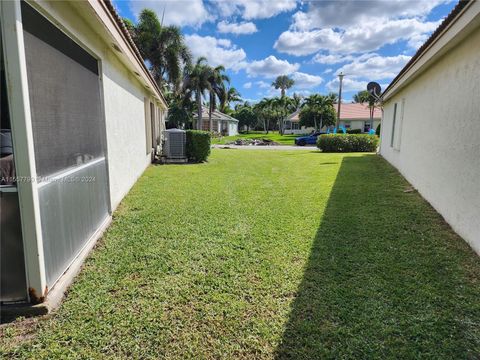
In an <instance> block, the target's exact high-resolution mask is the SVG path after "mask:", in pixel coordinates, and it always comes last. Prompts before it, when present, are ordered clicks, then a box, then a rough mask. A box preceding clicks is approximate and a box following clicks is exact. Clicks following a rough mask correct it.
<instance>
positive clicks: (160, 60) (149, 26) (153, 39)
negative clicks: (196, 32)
mask: <svg viewBox="0 0 480 360" xmlns="http://www.w3.org/2000/svg"><path fill="white" fill-rule="evenodd" d="M124 22H125V25H126V27H127V29H128V30H129V32H130V34H131V36H132V38H133V40H134V41H135V44H136V45H137V47H138V49H139V51H140V53H141V54H142V56H143V59H144V60H146V61H147V62H148V64H149V67H150V71H151V73H152V75H153V77H154V78H155V81H156V82H157V84H158V85H159V87H160V88H163V87H164V86H165V85H169V86H170V87H172V88H173V89H174V90H175V91H176V92H178V91H180V81H181V79H182V69H183V67H184V66H185V65H189V64H190V63H191V60H192V55H191V53H190V50H189V49H188V47H187V45H186V44H185V39H184V37H183V34H182V32H181V30H180V28H179V27H177V26H163V25H162V24H160V21H159V20H158V17H157V15H156V14H155V12H154V11H152V10H149V9H144V10H142V12H141V13H140V16H139V18H138V23H137V24H134V23H133V22H131V21H129V20H126V19H124Z"/></svg>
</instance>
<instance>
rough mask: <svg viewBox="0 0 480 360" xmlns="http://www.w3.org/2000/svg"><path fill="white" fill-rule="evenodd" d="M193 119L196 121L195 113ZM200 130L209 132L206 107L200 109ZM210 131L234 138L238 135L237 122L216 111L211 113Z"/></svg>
mask: <svg viewBox="0 0 480 360" xmlns="http://www.w3.org/2000/svg"><path fill="white" fill-rule="evenodd" d="M193 118H194V119H195V122H197V121H198V115H197V114H196V113H195V114H194V116H193ZM202 122H203V124H202V130H204V131H210V120H209V117H208V107H206V106H204V107H202ZM212 122H213V124H212V129H213V131H215V132H218V133H219V134H222V135H223V136H234V135H237V134H238V120H237V119H235V118H233V117H231V116H230V115H227V114H224V113H222V112H220V111H218V110H214V111H213V112H212Z"/></svg>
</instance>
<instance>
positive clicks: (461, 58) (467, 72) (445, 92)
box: [380, 28, 480, 254]
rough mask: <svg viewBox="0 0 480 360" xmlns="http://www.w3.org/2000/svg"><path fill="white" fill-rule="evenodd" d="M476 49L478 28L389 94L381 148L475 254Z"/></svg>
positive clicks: (479, 171) (478, 163) (479, 233)
mask: <svg viewBox="0 0 480 360" xmlns="http://www.w3.org/2000/svg"><path fill="white" fill-rule="evenodd" d="M479 54H480V28H477V29H476V30H474V31H473V32H472V33H471V34H470V35H469V36H468V37H467V38H465V39H464V40H463V41H462V42H461V43H460V44H458V45H457V46H456V47H455V48H453V49H451V50H450V51H449V52H448V53H447V54H446V55H444V56H443V57H442V58H440V59H439V60H438V61H437V62H435V63H434V64H433V65H431V66H430V67H429V68H428V69H427V70H426V71H425V72H423V73H422V74H421V75H419V77H418V78H416V79H415V80H413V82H411V83H410V84H409V85H407V86H406V87H405V88H403V89H402V90H400V92H398V93H397V94H395V95H393V97H391V98H390V99H388V100H387V102H386V103H385V107H384V118H383V123H382V128H381V139H382V141H381V150H380V153H381V155H382V156H383V157H384V158H385V159H386V160H387V161H389V162H390V163H391V164H393V165H394V166H395V167H396V168H398V169H399V171H400V172H401V173H402V174H403V175H404V176H405V178H406V179H407V180H408V181H409V182H410V183H411V184H412V185H413V186H414V187H415V188H417V189H418V191H419V192H420V194H421V195H422V196H423V197H424V198H425V199H426V200H427V201H429V202H430V203H431V204H432V206H433V207H434V208H435V209H436V210H437V211H438V212H439V213H440V214H441V215H443V217H444V218H445V220H446V221H447V222H448V223H449V224H450V225H451V226H452V228H453V229H454V230H455V231H456V232H457V233H458V234H459V235H460V236H462V237H463V238H464V239H465V240H466V241H467V242H468V243H469V244H470V245H471V246H472V247H473V248H474V249H475V250H476V251H477V253H479V254H480V55H479ZM403 102H404V107H403V106H402V103H403ZM395 103H397V104H398V105H397V126H396V130H395V132H396V133H397V134H398V135H400V137H399V138H398V137H397V138H396V140H395V143H394V147H391V146H390V144H391V136H392V123H393V108H394V104H395ZM402 113H403V121H402V120H401V118H402Z"/></svg>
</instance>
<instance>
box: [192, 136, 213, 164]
mask: <svg viewBox="0 0 480 360" xmlns="http://www.w3.org/2000/svg"><path fill="white" fill-rule="evenodd" d="M186 133H187V148H186V152H187V158H188V160H191V161H194V162H204V161H206V160H207V158H208V156H209V155H210V133H209V132H208V131H200V130H187V131H186Z"/></svg>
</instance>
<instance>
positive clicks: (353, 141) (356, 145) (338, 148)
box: [317, 134, 378, 152]
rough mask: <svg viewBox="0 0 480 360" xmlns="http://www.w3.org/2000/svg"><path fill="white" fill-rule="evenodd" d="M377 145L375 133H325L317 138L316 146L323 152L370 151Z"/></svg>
mask: <svg viewBox="0 0 480 360" xmlns="http://www.w3.org/2000/svg"><path fill="white" fill-rule="evenodd" d="M377 145H378V137H377V136H376V135H366V134H360V135H357V134H327V135H320V136H319V137H318V139H317V147H318V148H319V149H320V150H322V151H324V152H372V151H375V150H376V149H377Z"/></svg>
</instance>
